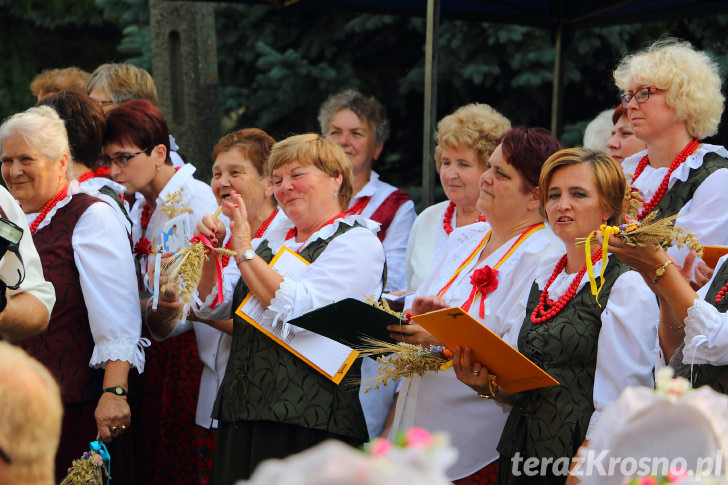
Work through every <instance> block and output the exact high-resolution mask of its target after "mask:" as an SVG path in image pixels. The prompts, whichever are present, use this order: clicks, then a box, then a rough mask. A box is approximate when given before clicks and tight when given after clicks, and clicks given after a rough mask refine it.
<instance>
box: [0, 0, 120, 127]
mask: <svg viewBox="0 0 728 485" xmlns="http://www.w3.org/2000/svg"><path fill="white" fill-rule="evenodd" d="M119 39H120V33H119V31H118V29H117V28H116V27H115V26H114V25H110V24H109V23H107V22H105V21H104V18H103V16H102V12H101V10H99V8H98V7H97V5H96V3H95V2H94V0H46V1H43V2H40V1H37V0H35V1H34V0H0V117H1V118H3V119H4V118H6V117H8V116H10V115H11V114H13V113H15V112H17V111H21V110H24V109H26V108H28V107H29V106H32V105H34V104H35V101H36V100H35V98H34V97H33V95H32V93H31V92H30V88H29V85H30V82H31V80H32V79H33V77H34V76H35V75H36V74H38V73H39V72H40V71H42V70H43V69H50V68H59V67H68V66H72V65H74V66H77V67H80V68H82V69H86V70H88V71H90V70H93V69H94V68H95V67H96V66H97V65H98V64H100V63H102V62H104V61H105V60H106V59H107V57H106V56H113V55H114V50H115V48H116V45H117V44H118V43H119Z"/></svg>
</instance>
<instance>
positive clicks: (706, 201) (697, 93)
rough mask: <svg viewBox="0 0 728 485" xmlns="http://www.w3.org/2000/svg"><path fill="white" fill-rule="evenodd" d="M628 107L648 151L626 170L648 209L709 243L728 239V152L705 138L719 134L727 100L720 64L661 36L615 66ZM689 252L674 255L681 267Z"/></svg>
mask: <svg viewBox="0 0 728 485" xmlns="http://www.w3.org/2000/svg"><path fill="white" fill-rule="evenodd" d="M614 79H615V81H616V83H617V86H618V87H619V88H620V89H621V90H622V91H623V92H624V95H623V96H622V105H623V107H624V109H625V111H626V112H627V115H628V116H629V119H630V121H631V123H632V128H633V130H634V134H635V136H637V138H639V139H641V140H643V141H644V142H645V143H646V144H647V151H646V152H644V151H643V152H640V153H637V154H635V155H633V156H632V157H629V158H627V159H626V160H625V161H624V163H623V165H622V167H623V169H624V172H625V174H628V175H630V174H631V175H632V176H631V177H629V178H628V180H627V181H628V182H630V183H631V185H632V186H633V187H634V188H636V189H637V190H638V191H639V195H640V197H641V198H642V200H643V202H644V207H643V209H642V211H641V212H640V214H639V218H642V217H644V216H646V215H647V214H648V213H649V212H650V211H652V210H659V217H668V216H671V215H674V214H678V219H677V224H678V225H679V226H681V227H684V228H685V229H687V230H688V231H690V232H692V233H694V234H695V235H696V236H697V237H698V239H699V240H700V242H701V243H703V244H721V245H723V244H727V243H728V233H726V231H725V230H724V229H723V228H724V227H725V224H726V223H728V213H726V212H725V211H724V210H723V208H724V207H726V203H728V196H727V195H726V192H725V190H724V187H725V186H726V184H727V183H728V170H727V169H728V161H727V160H726V157H728V152H727V151H726V150H725V148H723V147H721V146H715V145H709V144H706V143H702V140H703V139H704V138H706V137H708V136H711V135H713V134H715V133H716V132H717V131H718V124H719V123H720V116H721V114H722V113H723V106H724V97H723V95H722V94H721V79H720V76H719V73H718V66H717V64H716V63H715V62H714V61H713V60H712V59H711V58H710V57H709V56H708V54H706V53H705V52H700V51H697V50H695V49H694V48H693V47H692V46H691V45H690V44H689V43H687V42H683V41H679V40H676V39H667V40H660V41H657V42H655V43H654V44H652V45H651V46H650V47H648V48H647V49H645V50H643V51H641V52H637V53H635V54H632V55H630V56H627V57H626V58H624V59H623V60H622V61H621V62H620V63H619V65H618V66H617V68H616V70H615V71H614ZM687 251H688V250H687V249H679V248H671V249H670V250H669V251H668V252H669V254H670V255H671V256H672V257H673V258H675V260H676V261H677V262H678V263H680V264H682V263H683V262H684V259H685V256H686V255H687Z"/></svg>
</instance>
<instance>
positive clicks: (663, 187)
mask: <svg viewBox="0 0 728 485" xmlns="http://www.w3.org/2000/svg"><path fill="white" fill-rule="evenodd" d="M699 144H700V143H699V142H698V140H697V138H693V139H692V140H691V141H690V143H688V144H687V145H686V146H685V148H683V150H682V151H681V152H680V153H678V155H677V156H676V157H675V159H674V160H673V161H672V163H671V164H670V168H668V169H667V173H666V174H665V177H663V179H662V182H660V185H659V187H658V188H657V191H656V192H655V195H653V196H652V199H651V200H650V201H649V202H648V203H647V204H645V205H644V206H643V208H642V211H641V212H640V213H639V215H638V216H637V220H638V221H641V220H642V219H644V218H645V216H647V214H649V213H650V212H651V211H652V209H654V208H655V206H656V205H657V204H659V203H660V201H661V200H662V198H663V197H664V196H665V193H666V192H667V185H668V183H669V182H670V175H672V172H674V171H675V170H676V169H677V168H678V167H679V166H680V165H682V163H683V162H684V161H685V160H686V159H687V158H688V157H689V156H690V155H692V154H693V152H695V150H697V148H698V145H699ZM648 163H650V158H649V155H645V156H644V157H642V160H640V161H639V163H638V164H637V168H636V169H635V171H634V176H633V177H632V181H631V182H630V184H634V181H635V180H637V177H639V176H640V175H641V174H642V172H643V171H644V170H645V167H647V164H648Z"/></svg>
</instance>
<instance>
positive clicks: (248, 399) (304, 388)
mask: <svg viewBox="0 0 728 485" xmlns="http://www.w3.org/2000/svg"><path fill="white" fill-rule="evenodd" d="M354 227H359V226H357V225H354V226H349V225H346V224H340V225H339V228H338V229H337V231H336V232H335V233H334V235H333V236H331V237H330V238H327V239H319V240H316V241H314V242H312V243H311V244H309V245H308V246H306V247H305V248H304V249H302V250H301V252H300V256H301V257H302V258H304V259H305V260H307V261H309V262H311V263H313V262H314V261H315V260H316V258H318V257H319V256H320V255H321V253H322V252H323V251H324V249H326V246H327V245H328V244H329V242H331V241H332V240H333V239H334V238H336V237H337V236H340V235H341V234H344V233H345V232H347V231H349V230H350V229H352V228H354ZM256 253H257V254H258V255H259V256H260V257H261V258H263V259H264V260H265V261H266V262H270V260H271V259H273V256H274V254H273V252H272V251H271V249H270V248H269V247H268V242H267V241H263V242H262V243H261V244H260V246H258V249H257V250H256ZM352 256H354V255H352ZM247 294H248V288H247V287H246V286H245V283H244V282H243V280H242V279H241V280H240V281H239V282H238V285H237V286H236V288H235V293H234V296H233V343H232V347H231V349H230V358H229V360H228V364H227V369H226V371H225V378H224V379H223V382H222V385H221V386H220V391H219V392H218V395H217V400H216V401H215V407H214V408H213V417H214V418H216V419H218V420H221V421H228V422H234V421H273V422H278V423H285V424H291V425H296V426H301V427H304V428H309V429H319V430H324V431H328V432H331V433H335V434H338V435H340V436H346V437H351V438H354V439H356V440H359V441H361V442H364V441H365V440H366V439H367V427H366V423H365V421H364V414H363V412H362V409H361V404H360V403H359V386H358V385H356V386H354V385H352V382H347V380H349V381H351V380H352V379H355V380H357V381H358V379H359V376H360V375H361V374H360V369H361V360H357V361H356V363H355V364H354V365H353V366H352V367H351V369H350V370H349V372H348V374H347V377H346V380H344V381H343V382H342V383H341V384H340V385H338V386H337V385H336V384H334V383H333V382H331V381H330V380H328V379H327V378H325V377H324V376H323V375H321V374H320V373H319V372H317V371H316V370H314V369H313V368H311V367H310V366H309V365H308V364H306V363H305V362H303V361H302V360H301V359H299V358H298V357H296V356H295V355H293V354H292V353H290V352H289V351H288V350H286V349H284V348H283V347H281V346H280V345H278V344H277V343H275V342H274V341H273V340H272V339H270V338H269V337H267V336H266V335H264V334H263V333H262V332H260V331H259V330H257V329H256V328H255V327H253V326H252V325H250V324H249V323H247V322H246V321H245V320H243V319H242V318H240V317H239V316H238V315H236V314H235V313H234V312H235V310H237V307H238V306H239V305H240V303H241V302H242V301H243V298H244V297H245V295H247Z"/></svg>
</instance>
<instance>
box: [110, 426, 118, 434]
mask: <svg viewBox="0 0 728 485" xmlns="http://www.w3.org/2000/svg"><path fill="white" fill-rule="evenodd" d="M117 431H119V428H117V427H116V426H114V427H113V428H111V432H112V433H116V432H117Z"/></svg>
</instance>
